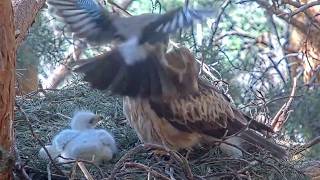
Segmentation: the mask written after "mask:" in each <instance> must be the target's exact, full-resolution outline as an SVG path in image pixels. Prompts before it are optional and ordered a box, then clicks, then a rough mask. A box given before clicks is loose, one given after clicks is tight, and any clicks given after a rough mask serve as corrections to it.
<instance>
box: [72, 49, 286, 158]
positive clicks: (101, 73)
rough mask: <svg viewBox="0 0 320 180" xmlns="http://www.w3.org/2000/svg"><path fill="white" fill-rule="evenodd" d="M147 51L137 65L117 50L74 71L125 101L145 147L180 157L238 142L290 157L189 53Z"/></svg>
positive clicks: (185, 51)
mask: <svg viewBox="0 0 320 180" xmlns="http://www.w3.org/2000/svg"><path fill="white" fill-rule="evenodd" d="M143 48H144V49H145V50H146V52H147V54H146V56H145V57H144V59H140V60H139V61H135V62H134V63H128V62H127V61H126V60H125V58H123V56H121V49H120V48H115V49H113V50H111V51H110V52H107V53H104V54H102V55H100V56H97V57H94V58H91V59H86V60H80V61H79V62H78V65H77V66H76V67H75V68H74V71H75V72H77V73H82V74H84V77H83V79H84V81H87V82H89V83H90V84H91V87H93V88H96V89H99V90H103V91H106V90H107V91H110V92H111V93H113V94H117V95H120V96H123V111H124V114H125V116H126V118H127V120H128V121H129V124H130V125H131V127H132V128H134V130H135V132H136V133H137V135H138V137H139V139H140V140H141V141H142V142H143V143H151V144H156V145H161V146H163V147H165V148H166V149H169V150H177V151H178V150H182V149H190V148H193V147H195V146H197V145H199V144H206V143H210V142H215V141H217V140H221V139H228V137H231V138H233V141H234V137H237V138H241V139H244V140H246V141H248V142H250V143H252V144H255V145H258V146H260V147H262V148H264V149H266V150H267V151H269V152H270V153H272V154H273V155H274V156H276V157H278V158H284V157H286V151H285V150H284V149H283V148H282V147H280V146H279V145H277V144H275V143H273V142H271V141H269V140H267V139H266V138H265V137H264V136H262V135H261V134H259V133H258V132H256V131H260V132H272V129H271V128H270V127H269V126H267V125H264V124H262V123H259V122H257V121H254V120H252V119H250V118H249V117H248V116H246V115H245V114H244V113H242V112H241V111H239V110H238V109H236V108H235V106H234V105H233V104H232V103H231V102H230V100H229V98H228V97H227V96H226V95H225V94H223V93H222V92H221V91H219V90H218V89H217V88H215V86H213V85H211V84H210V83H208V82H207V81H205V80H204V79H202V78H200V77H199V76H198V72H199V66H198V64H197V62H196V61H195V58H194V56H193V55H192V53H191V52H190V51H189V50H188V49H187V48H184V47H181V48H176V49H174V50H172V51H170V52H168V53H166V54H164V53H161V52H162V51H161V48H163V46H162V44H160V43H159V44H158V45H149V44H147V43H146V44H144V45H143ZM235 144H237V143H235Z"/></svg>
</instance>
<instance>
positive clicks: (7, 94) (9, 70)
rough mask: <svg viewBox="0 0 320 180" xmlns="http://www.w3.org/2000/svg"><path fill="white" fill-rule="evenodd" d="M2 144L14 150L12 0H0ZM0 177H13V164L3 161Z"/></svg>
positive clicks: (14, 47) (5, 149)
mask: <svg viewBox="0 0 320 180" xmlns="http://www.w3.org/2000/svg"><path fill="white" fill-rule="evenodd" d="M0 9H1V11H0V17H1V18H0V39H1V41H0V127H1V129H0V145H1V147H2V149H3V150H4V151H6V152H9V153H11V152H12V148H11V147H12V141H13V126H12V122H13V107H14V97H15V88H14V87H15V62H16V44H15V34H14V31H15V30H14V24H13V22H14V21H13V9H12V5H11V1H10V0H1V1H0ZM0 163H3V164H1V165H2V168H1V170H2V171H1V172H0V177H1V178H0V179H12V166H11V165H10V164H9V163H8V162H3V159H1V161H0Z"/></svg>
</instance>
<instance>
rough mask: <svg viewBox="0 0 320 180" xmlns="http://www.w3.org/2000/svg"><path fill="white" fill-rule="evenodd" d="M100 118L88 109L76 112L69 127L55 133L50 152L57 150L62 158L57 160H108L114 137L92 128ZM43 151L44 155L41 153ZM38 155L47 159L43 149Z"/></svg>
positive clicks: (110, 155) (112, 151)
mask: <svg viewBox="0 0 320 180" xmlns="http://www.w3.org/2000/svg"><path fill="white" fill-rule="evenodd" d="M101 119H102V118H101V117H99V116H97V115H95V114H94V113H92V112H88V111H79V112H76V113H75V114H74V116H73V118H72V120H71V129H65V130H63V131H61V132H60V133H59V134H57V135H56V136H55V137H54V139H53V142H52V144H53V145H52V147H50V148H51V149H52V152H54V153H52V154H51V152H50V151H49V153H50V155H51V156H52V155H55V154H56V153H57V152H58V154H60V155H61V156H62V157H64V158H58V161H59V162H68V161H70V159H82V160H88V161H91V160H93V162H97V163H101V162H102V161H104V160H106V161H107V160H110V159H112V157H113V154H114V153H115V152H116V145H115V141H114V138H113V137H112V135H110V134H109V133H108V132H107V131H106V130H103V129H94V128H95V126H96V125H97V123H98V122H99V121H100V120H101ZM43 153H44V155H43ZM39 156H40V157H41V156H42V158H43V157H46V158H44V159H48V158H47V156H46V153H45V152H44V150H43V149H41V150H40V152H39Z"/></svg>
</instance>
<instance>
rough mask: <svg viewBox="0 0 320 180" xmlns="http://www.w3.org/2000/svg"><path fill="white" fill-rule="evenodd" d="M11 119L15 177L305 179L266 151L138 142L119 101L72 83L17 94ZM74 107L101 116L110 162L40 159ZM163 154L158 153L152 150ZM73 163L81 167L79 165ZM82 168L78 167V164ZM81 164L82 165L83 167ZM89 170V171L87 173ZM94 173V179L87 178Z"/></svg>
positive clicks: (66, 123) (285, 162)
mask: <svg viewBox="0 0 320 180" xmlns="http://www.w3.org/2000/svg"><path fill="white" fill-rule="evenodd" d="M17 105H18V106H17V107H18V109H17V111H16V119H15V123H14V126H15V135H16V152H17V157H19V158H18V162H19V164H20V166H19V167H20V168H17V169H16V175H17V177H18V176H19V177H22V178H23V177H24V178H25V177H26V176H28V177H31V178H32V179H46V178H48V176H50V177H51V179H68V178H70V177H72V178H75V179H83V178H87V179H90V178H93V179H103V178H109V179H146V178H148V179H149V178H155V179H306V177H305V176H304V175H303V173H301V172H300V171H299V170H297V169H295V168H294V165H295V164H294V163H293V162H288V161H279V160H277V159H275V158H273V157H271V156H270V155H268V154H266V153H261V154H250V153H248V154H245V156H244V157H243V158H230V157H226V155H224V154H222V153H221V152H220V150H219V149H218V148H216V147H211V148H209V149H208V148H206V149H205V148H199V149H197V150H194V151H192V152H179V153H178V152H167V151H165V150H164V149H162V148H161V147H157V146H154V145H148V144H146V145H142V144H141V143H140V142H139V140H138V138H137V136H136V134H135V132H134V131H133V129H131V128H130V127H129V126H128V125H127V123H126V121H125V118H124V116H123V113H122V99H121V98H120V97H113V96H108V95H106V94H104V93H101V92H98V91H96V90H92V89H90V88H89V87H87V86H86V85H79V84H77V83H76V84H75V85H71V86H68V87H67V88H64V89H61V90H46V91H38V92H35V93H33V94H29V95H25V96H23V97H18V98H17ZM76 110H91V111H93V112H95V113H97V114H99V115H102V116H103V117H105V120H104V121H103V123H101V124H99V126H98V128H105V129H107V130H108V131H109V132H111V133H112V134H113V135H114V137H115V139H116V141H117V146H118V149H119V151H118V153H117V154H116V155H115V157H114V158H113V160H112V161H109V162H107V163H105V164H103V165H99V166H97V165H95V164H92V163H90V162H81V164H79V163H78V162H75V163H74V165H72V164H71V166H70V167H65V166H62V165H61V164H58V163H55V162H46V161H44V160H41V159H39V157H38V152H39V149H40V148H41V147H42V146H43V145H47V144H50V143H51V140H52V138H53V137H54V135H56V134H57V133H58V132H59V131H61V130H62V129H65V128H68V127H69V122H70V120H69V118H70V117H71V116H72V114H73V113H74V111H76ZM155 150H156V151H158V152H162V154H163V155H156V154H155V152H156V151H155ZM77 165H82V169H81V170H80V168H79V167H78V166H77ZM80 167H81V166H80ZM83 167H84V168H83ZM86 171H87V172H86ZM91 176H92V177H91Z"/></svg>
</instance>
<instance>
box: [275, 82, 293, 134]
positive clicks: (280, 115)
mask: <svg viewBox="0 0 320 180" xmlns="http://www.w3.org/2000/svg"><path fill="white" fill-rule="evenodd" d="M296 88H297V77H295V78H294V79H293V85H292V90H291V94H290V98H289V99H288V101H287V102H286V103H285V104H284V105H283V106H282V107H281V108H280V110H279V111H278V112H277V114H276V115H275V116H274V118H273V119H272V121H271V127H272V129H273V130H274V132H279V131H280V130H281V129H282V127H283V125H284V124H285V123H286V121H287V119H288V116H289V112H290V106H291V104H292V101H293V98H294V96H295V93H296Z"/></svg>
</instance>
